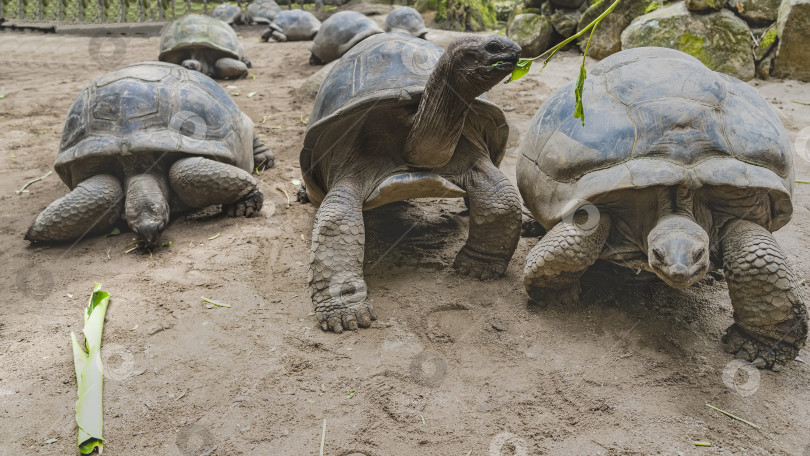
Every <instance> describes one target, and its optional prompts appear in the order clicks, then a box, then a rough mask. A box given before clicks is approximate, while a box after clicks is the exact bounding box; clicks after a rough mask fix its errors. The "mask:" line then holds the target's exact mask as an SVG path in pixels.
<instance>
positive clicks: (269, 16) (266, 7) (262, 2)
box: [247, 0, 281, 24]
mask: <svg viewBox="0 0 810 456" xmlns="http://www.w3.org/2000/svg"><path fill="white" fill-rule="evenodd" d="M280 13H281V7H280V6H278V3H276V2H274V1H273V0H254V1H253V3H251V4H250V5H248V7H247V19H248V22H250V23H252V24H270V23H271V22H273V20H274V19H275V18H276V16H278V15H279V14H280Z"/></svg>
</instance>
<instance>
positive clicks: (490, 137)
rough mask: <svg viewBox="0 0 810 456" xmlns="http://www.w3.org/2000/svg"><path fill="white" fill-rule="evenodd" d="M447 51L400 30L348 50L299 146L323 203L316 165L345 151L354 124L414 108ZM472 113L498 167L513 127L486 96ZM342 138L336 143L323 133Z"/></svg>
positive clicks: (312, 192) (313, 191) (313, 192)
mask: <svg viewBox="0 0 810 456" xmlns="http://www.w3.org/2000/svg"><path fill="white" fill-rule="evenodd" d="M442 54H444V49H442V48H440V47H439V46H436V45H435V44H432V43H430V42H427V41H425V40H423V39H420V38H416V37H413V36H410V35H403V34H398V33H396V34H395V33H383V34H379V35H374V36H372V37H369V38H367V39H365V40H364V41H362V42H361V43H359V44H358V45H357V46H355V47H354V48H352V49H351V50H350V51H349V52H347V53H346V55H344V56H343V57H342V58H341V59H340V60H339V61H338V62H337V63H336V64H335V66H334V67H333V68H332V70H331V71H330V72H329V74H328V75H327V76H326V79H325V80H324V82H323V84H322V85H321V88H320V89H319V90H318V95H317V97H316V98H315V105H314V106H313V108H312V114H311V115H310V118H309V127H308V128H307V132H306V136H305V137H304V148H303V149H302V150H301V155H300V161H301V170H302V171H303V174H304V179H305V181H306V183H307V194H308V195H309V196H310V199H313V202H315V203H319V202H320V200H321V199H322V198H323V196H325V193H324V189H325V185H324V183H323V182H322V178H323V177H322V176H314V175H313V164H314V163H317V162H318V161H319V160H322V159H324V158H327V157H329V156H331V155H333V154H339V153H342V152H343V149H342V148H344V147H347V145H348V144H350V143H351V137H350V136H351V135H353V134H356V133H357V130H358V129H357V128H354V127H355V126H356V125H358V124H360V123H361V122H362V120H363V119H365V118H373V116H374V113H375V112H384V111H385V110H388V109H394V108H397V107H402V106H409V107H411V108H412V109H413V111H414V112H416V109H417V108H418V106H419V101H420V100H421V98H422V93H423V92H424V90H425V84H426V83H427V80H428V77H429V76H430V73H431V71H433V68H434V67H435V66H436V63H437V62H438V61H439V58H440V57H441V56H442ZM469 116H477V117H479V118H481V119H482V121H481V122H476V124H481V125H486V126H487V130H486V131H484V132H482V137H483V138H485V140H486V142H487V146H488V149H489V152H490V157H491V159H492V161H493V162H494V163H495V164H496V165H499V164H500V162H501V160H502V159H503V155H504V153H505V150H506V142H507V138H508V136H509V126H508V124H507V122H506V118H505V117H504V114H503V111H501V109H500V108H499V107H498V106H497V105H495V104H493V103H491V102H490V101H488V100H487V99H486V97H485V96H483V95H482V96H481V97H479V98H477V99H476V100H475V102H474V103H473V105H472V107H471V111H470V114H469ZM322 136H323V137H324V138H334V137H341V138H342V140H341V141H339V142H338V143H337V144H335V143H331V142H329V141H330V139H326V140H325V141H319V139H320V138H321V137H322Z"/></svg>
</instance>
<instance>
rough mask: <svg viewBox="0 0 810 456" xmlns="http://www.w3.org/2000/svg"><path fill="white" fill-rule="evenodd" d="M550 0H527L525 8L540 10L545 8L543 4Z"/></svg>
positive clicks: (524, 3)
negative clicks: (542, 7)
mask: <svg viewBox="0 0 810 456" xmlns="http://www.w3.org/2000/svg"><path fill="white" fill-rule="evenodd" d="M547 1H548V0H525V1H524V2H523V7H524V8H540V7H541V6H543V3H546V2H547Z"/></svg>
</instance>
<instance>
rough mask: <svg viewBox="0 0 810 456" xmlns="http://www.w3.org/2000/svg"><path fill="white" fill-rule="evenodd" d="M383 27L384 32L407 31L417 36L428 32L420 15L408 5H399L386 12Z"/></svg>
mask: <svg viewBox="0 0 810 456" xmlns="http://www.w3.org/2000/svg"><path fill="white" fill-rule="evenodd" d="M384 28H385V31H386V32H395V33H396V32H401V33H407V34H409V35H413V36H416V37H419V38H423V37H424V36H425V35H426V34H427V32H428V30H427V28H425V21H424V20H423V19H422V15H421V14H419V11H416V10H415V9H413V8H411V7H410V6H400V7H399V8H394V10H393V11H391V12H390V13H388V16H386V18H385V27H384Z"/></svg>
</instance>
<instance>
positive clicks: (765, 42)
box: [754, 24, 779, 62]
mask: <svg viewBox="0 0 810 456" xmlns="http://www.w3.org/2000/svg"><path fill="white" fill-rule="evenodd" d="M754 36H759V39H758V40H757V46H756V47H755V48H754V60H756V61H757V62H759V61H760V60H762V59H764V58H765V56H766V55H768V53H769V52H770V51H771V49H773V48H774V46H775V45H776V42H777V41H778V38H779V31H778V30H777V29H776V24H774V25H772V26H771V27H768V28H767V29H765V30H764V31H762V32H761V33H756V32H754Z"/></svg>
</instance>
